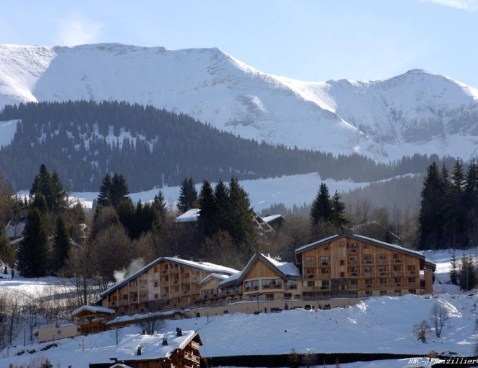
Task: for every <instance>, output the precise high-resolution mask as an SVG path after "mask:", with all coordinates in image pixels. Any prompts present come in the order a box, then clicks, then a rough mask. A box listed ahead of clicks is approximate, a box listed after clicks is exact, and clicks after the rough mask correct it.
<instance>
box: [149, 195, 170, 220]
mask: <svg viewBox="0 0 478 368" xmlns="http://www.w3.org/2000/svg"><path fill="white" fill-rule="evenodd" d="M153 208H154V210H155V211H156V212H157V213H158V216H159V220H160V221H164V219H165V218H166V216H167V214H168V205H167V204H166V200H165V199H164V194H163V192H162V191H161V190H160V191H159V192H158V194H156V195H155V196H154V200H153Z"/></svg>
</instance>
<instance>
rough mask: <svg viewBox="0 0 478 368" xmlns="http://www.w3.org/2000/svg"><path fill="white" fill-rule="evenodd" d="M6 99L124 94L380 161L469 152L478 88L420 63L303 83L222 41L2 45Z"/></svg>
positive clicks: (243, 130) (255, 132)
mask: <svg viewBox="0 0 478 368" xmlns="http://www.w3.org/2000/svg"><path fill="white" fill-rule="evenodd" d="M0 70H1V71H2V73H0V107H2V106H4V105H5V104H7V103H14V102H26V101H63V100H79V99H86V100H97V101H101V100H125V101H129V102H136V103H140V104H151V105H154V106H156V107H159V108H165V109H167V110H172V111H175V112H183V113H186V114H189V115H191V116H193V117H195V118H197V119H199V120H201V121H203V122H208V123H210V124H212V125H213V126H216V127H218V128H219V129H223V130H227V131H230V132H233V133H235V134H238V135H240V136H241V137H244V138H255V139H258V140H266V141H268V142H270V143H280V144H285V145H288V146H298V147H300V148H309V149H315V150H323V151H329V152H333V153H345V154H350V153H352V152H359V153H362V154H365V155H367V156H370V157H372V158H374V159H378V160H389V159H395V158H399V157H401V156H402V155H411V154H413V153H415V152H418V153H439V154H450V155H453V156H460V157H463V158H465V159H468V158H469V157H470V156H472V155H473V154H475V153H476V152H475V151H474V150H475V147H474V145H475V144H476V142H477V141H478V92H477V90H475V89H473V88H470V87H467V86H465V85H463V84H460V83H458V82H455V81H453V80H451V79H449V78H446V77H443V76H440V75H434V74H431V73H428V72H424V71H421V70H414V71H410V72H408V73H406V74H404V75H401V76H398V77H395V78H391V79H389V80H384V81H376V82H354V81H347V80H340V81H328V82H320V83H310V82H302V81H297V80H292V79H289V78H285V77H279V76H273V75H268V74H265V73H262V72H260V71H258V70H256V69H254V68H252V67H250V66H248V65H246V64H244V63H242V62H240V61H239V60H237V59H235V58H233V57H232V56H230V55H228V54H226V53H224V52H223V51H221V50H219V49H215V48H214V49H187V50H177V51H170V50H166V49H164V48H162V47H155V48H144V47H136V46H127V45H121V44H97V45H83V46H76V47H73V48H68V47H40V46H13V45H0Z"/></svg>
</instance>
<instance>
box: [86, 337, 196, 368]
mask: <svg viewBox="0 0 478 368" xmlns="http://www.w3.org/2000/svg"><path fill="white" fill-rule="evenodd" d="M201 345H202V342H201V338H200V337H199V334H198V333H197V332H195V331H182V330H181V329H180V328H177V329H176V332H167V333H164V334H154V335H128V336H126V338H124V339H123V341H122V342H121V343H120V344H119V345H117V346H115V347H110V348H109V349H110V350H109V351H108V355H109V356H110V358H109V359H110V362H109V363H90V365H89V366H90V368H120V367H121V368H125V367H130V368H199V365H200V361H201V355H200V353H199V347H200V346H201ZM105 353H106V352H105Z"/></svg>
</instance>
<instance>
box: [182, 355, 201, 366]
mask: <svg viewBox="0 0 478 368" xmlns="http://www.w3.org/2000/svg"><path fill="white" fill-rule="evenodd" d="M184 359H186V360H188V361H190V362H193V363H198V364H199V360H200V359H199V357H198V356H197V355H196V354H193V353H189V352H184Z"/></svg>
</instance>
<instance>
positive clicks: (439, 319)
mask: <svg viewBox="0 0 478 368" xmlns="http://www.w3.org/2000/svg"><path fill="white" fill-rule="evenodd" d="M430 318H431V320H432V323H433V327H435V335H436V337H440V335H441V331H442V329H443V327H444V326H445V325H446V324H447V322H448V320H449V319H450V316H449V314H448V310H447V309H446V308H445V307H444V306H443V305H442V304H439V303H436V304H435V305H433V307H432V309H431V310H430Z"/></svg>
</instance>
